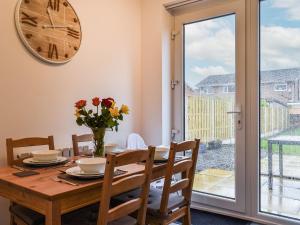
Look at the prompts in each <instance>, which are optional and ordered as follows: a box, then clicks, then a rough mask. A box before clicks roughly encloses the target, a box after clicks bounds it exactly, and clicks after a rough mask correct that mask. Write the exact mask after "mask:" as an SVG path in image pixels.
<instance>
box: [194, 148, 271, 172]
mask: <svg viewBox="0 0 300 225" xmlns="http://www.w3.org/2000/svg"><path fill="white" fill-rule="evenodd" d="M265 157H267V152H266V151H261V158H265ZM234 159H235V154H234V145H222V147H221V148H219V149H211V150H206V151H205V152H204V153H202V152H199V155H198V163H197V171H202V170H205V169H211V168H213V169H223V170H228V171H232V170H234Z"/></svg>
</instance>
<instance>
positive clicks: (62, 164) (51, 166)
mask: <svg viewBox="0 0 300 225" xmlns="http://www.w3.org/2000/svg"><path fill="white" fill-rule="evenodd" d="M68 163H70V160H67V161H64V162H61V163H57V164H55V165H40V164H39V165H29V164H25V163H21V164H20V165H19V166H20V167H22V168H23V169H25V170H39V169H53V168H60V167H63V166H64V165H66V164H68Z"/></svg>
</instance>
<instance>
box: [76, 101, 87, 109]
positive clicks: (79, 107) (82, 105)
mask: <svg viewBox="0 0 300 225" xmlns="http://www.w3.org/2000/svg"><path fill="white" fill-rule="evenodd" d="M84 106H86V100H79V101H78V102H76V103H75V107H76V108H77V109H82V108H83V107H84Z"/></svg>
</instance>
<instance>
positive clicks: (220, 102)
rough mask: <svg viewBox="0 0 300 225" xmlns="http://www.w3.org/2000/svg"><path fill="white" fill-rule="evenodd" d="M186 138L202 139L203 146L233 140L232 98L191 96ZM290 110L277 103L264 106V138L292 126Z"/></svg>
mask: <svg viewBox="0 0 300 225" xmlns="http://www.w3.org/2000/svg"><path fill="white" fill-rule="evenodd" d="M186 102H187V104H186V117H187V118H186V124H185V126H186V129H185V130H186V132H187V133H186V137H187V138H188V139H194V138H197V137H198V138H199V137H200V138H201V140H202V141H203V142H204V143H207V142H209V141H212V140H216V139H220V140H223V141H230V140H234V132H235V126H234V115H233V114H228V113H227V112H228V111H233V110H234V99H233V98H232V97H212V96H188V97H187V98H186ZM288 118H289V115H288V109H287V107H285V106H283V105H280V104H278V103H269V104H264V105H263V106H261V132H262V135H263V136H270V135H274V134H276V133H279V132H281V131H283V130H285V129H287V128H288V126H289V119H288Z"/></svg>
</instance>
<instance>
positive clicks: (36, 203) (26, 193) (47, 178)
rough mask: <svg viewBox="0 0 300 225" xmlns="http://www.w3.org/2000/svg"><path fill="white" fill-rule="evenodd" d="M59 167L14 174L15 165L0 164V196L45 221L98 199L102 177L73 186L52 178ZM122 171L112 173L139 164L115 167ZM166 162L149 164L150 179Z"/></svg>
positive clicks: (132, 170) (55, 221) (50, 224)
mask: <svg viewBox="0 0 300 225" xmlns="http://www.w3.org/2000/svg"><path fill="white" fill-rule="evenodd" d="M62 168H63V166H62V167H52V168H51V167H49V168H40V169H36V171H37V172H39V174H38V175H34V176H29V177H23V178H20V177H17V176H15V175H13V173H15V172H18V170H17V169H14V168H11V167H5V168H0V196H2V197H4V198H6V199H9V200H10V201H12V202H16V203H18V204H20V205H23V206H25V207H28V208H30V209H32V210H34V211H36V212H39V213H41V214H43V215H45V224H46V225H61V215H63V214H65V213H68V212H71V211H74V210H76V209H79V208H82V207H84V206H87V205H90V204H93V203H96V202H99V201H100V197H101V192H102V184H103V179H96V180H91V181H90V182H85V183H82V184H79V185H78V186H73V185H70V184H66V183H58V182H56V181H54V180H53V177H57V176H58V175H59V174H61V169H62ZM118 169H120V170H122V171H126V173H124V174H122V175H119V176H116V177H115V178H114V179H121V178H123V177H125V176H128V175H131V174H137V173H140V172H141V171H142V170H143V169H144V165H142V164H131V165H127V166H123V167H120V168H118ZM165 169H166V163H160V164H156V165H154V167H153V172H152V180H157V179H159V178H161V177H163V176H164V174H165Z"/></svg>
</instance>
